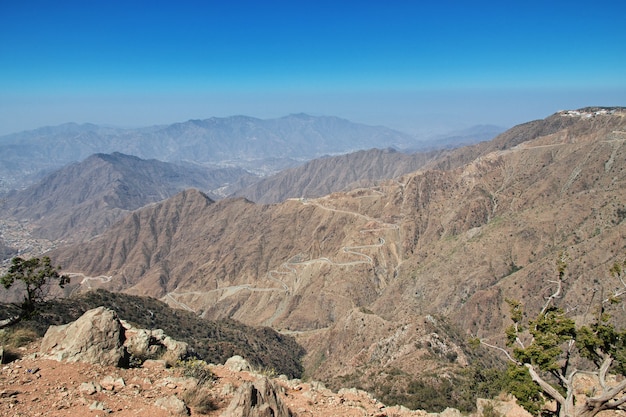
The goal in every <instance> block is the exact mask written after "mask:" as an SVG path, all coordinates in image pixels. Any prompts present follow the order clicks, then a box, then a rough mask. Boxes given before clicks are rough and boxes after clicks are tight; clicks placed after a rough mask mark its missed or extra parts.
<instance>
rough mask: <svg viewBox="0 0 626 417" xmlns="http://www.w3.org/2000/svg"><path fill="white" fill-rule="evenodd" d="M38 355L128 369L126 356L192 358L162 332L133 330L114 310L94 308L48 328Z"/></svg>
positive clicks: (182, 345) (185, 346) (184, 347)
mask: <svg viewBox="0 0 626 417" xmlns="http://www.w3.org/2000/svg"><path fill="white" fill-rule="evenodd" d="M129 352H130V353H129ZM41 353H42V354H43V355H44V356H47V357H51V358H53V359H56V360H59V361H62V360H65V361H68V362H88V363H93V364H100V365H114V366H128V364H129V358H130V354H132V355H134V356H135V357H137V358H140V359H146V358H151V357H160V358H163V359H165V360H169V361H170V362H172V363H175V362H176V361H177V360H179V359H184V358H186V357H188V356H190V355H192V354H193V350H192V349H191V348H190V347H189V345H188V344H187V343H185V342H179V341H177V340H174V339H172V338H171V337H169V336H167V335H166V334H165V333H164V332H163V330H160V329H157V330H145V329H136V328H133V327H131V326H130V325H129V324H128V323H126V322H124V321H122V320H120V319H119V318H118V316H117V314H116V313H115V311H113V310H111V309H109V308H105V307H98V308H94V309H93V310H89V311H87V312H85V314H83V315H82V316H81V317H80V318H79V319H78V320H76V321H75V322H73V323H69V324H64V325H61V326H50V328H49V329H48V331H47V332H46V334H45V336H44V338H43V340H42V342H41Z"/></svg>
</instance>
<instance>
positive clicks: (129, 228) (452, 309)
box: [52, 109, 626, 398]
mask: <svg viewBox="0 0 626 417" xmlns="http://www.w3.org/2000/svg"><path fill="white" fill-rule="evenodd" d="M624 132H626V114H625V112H624V110H623V109H609V110H607V111H602V110H601V109H598V110H595V109H583V110H581V111H580V112H579V113H578V114H574V113H567V112H565V113H558V114H555V115H552V116H550V117H548V118H546V119H545V120H542V121H536V122H531V123H528V124H525V125H520V126H517V127H515V128H513V129H511V130H510V131H507V132H505V133H504V134H502V135H500V136H499V137H497V138H496V139H494V140H493V141H491V142H489V143H486V144H480V145H477V146H474V147H470V148H467V149H466V150H465V151H463V150H458V151H452V152H451V153H449V154H446V155H445V156H443V157H442V159H439V160H438V161H436V162H433V163H432V164H431V166H432V167H434V168H431V169H422V170H420V171H417V172H414V173H411V174H407V175H404V176H402V177H399V178H397V179H395V180H392V181H383V182H380V183H379V184H377V185H376V186H372V187H367V188H362V189H354V190H352V191H349V192H344V193H333V194H330V195H327V196H324V197H321V198H316V199H297V200H287V201H285V202H283V203H281V204H276V205H271V206H264V205H256V204H253V203H251V202H249V201H246V200H244V199H234V200H222V201H220V202H217V203H213V202H212V201H211V200H210V199H208V198H207V197H206V196H204V195H202V194H201V193H199V192H196V191H185V192H183V193H181V194H179V195H177V196H175V197H173V198H171V199H169V200H167V201H165V202H163V203H159V204H156V205H153V206H150V207H147V208H144V209H141V210H139V211H136V212H134V213H133V214H132V215H131V216H129V217H127V218H126V219H125V220H124V221H123V222H121V223H119V224H118V225H116V226H114V227H112V228H111V229H110V230H108V231H107V232H105V233H103V234H102V235H101V236H98V237H97V238H94V239H93V240H91V241H90V242H88V243H86V244H83V245H81V246H76V247H70V248H65V249H62V250H57V251H55V252H54V253H53V254H52V255H53V258H54V260H55V262H57V263H59V264H61V265H63V266H64V268H65V269H66V270H67V271H71V272H74V273H77V274H78V273H80V274H81V275H80V276H81V277H82V280H83V282H86V283H88V284H89V285H88V286H104V287H106V288H110V289H114V290H120V291H127V292H129V293H135V294H147V295H152V296H155V297H160V298H162V299H163V300H164V301H167V302H168V303H170V304H171V305H175V306H178V307H180V308H184V309H188V310H192V311H194V312H196V313H197V314H199V315H201V316H203V317H207V318H221V317H232V318H235V319H237V320H241V321H242V322H244V323H247V324H256V325H259V324H260V325H268V326H272V327H274V328H276V329H279V330H281V331H283V332H285V333H289V334H293V335H294V336H295V337H296V338H297V340H298V341H299V342H300V343H302V344H303V346H304V347H305V348H306V350H307V356H306V357H305V370H306V372H307V373H308V374H310V375H312V376H313V377H314V378H316V379H320V380H323V381H326V382H328V383H329V384H331V385H332V386H335V387H336V386H341V385H343V384H346V383H349V384H350V385H357V386H361V387H364V388H366V389H369V390H371V391H373V392H377V390H380V389H381V387H383V386H385V387H391V388H389V389H390V391H389V392H377V394H380V395H383V396H385V395H386V396H388V397H394V398H398V395H399V393H400V392H401V390H402V389H403V388H402V387H406V386H407V384H409V383H411V382H412V381H416V380H415V378H418V380H417V382H416V383H418V382H420V381H421V382H422V383H423V382H424V381H426V382H428V383H431V382H432V383H434V381H435V379H438V380H439V383H443V382H441V378H440V377H441V375H446V374H448V372H449V374H448V375H453V374H454V369H458V368H459V367H463V366H464V365H465V363H467V361H468V357H467V354H466V350H465V349H464V347H463V341H462V340H463V337H462V336H460V337H455V336H454V334H455V332H454V331H453V330H452V329H451V328H449V325H450V324H452V325H453V327H458V328H461V329H463V331H464V332H465V336H467V335H470V334H471V335H479V336H481V337H484V338H487V339H490V338H495V339H497V336H498V335H499V334H501V331H502V329H503V327H505V326H507V325H508V322H507V320H506V317H507V308H506V303H505V302H504V300H505V298H515V299H519V300H521V301H522V302H523V303H525V304H526V305H527V306H528V310H529V311H533V309H537V308H538V306H539V305H541V304H542V303H543V302H544V297H545V296H546V295H548V294H550V293H551V290H552V288H551V283H550V279H551V277H552V276H554V274H555V266H554V265H555V260H556V259H557V258H558V257H559V256H560V255H559V254H560V253H562V252H566V253H567V255H568V257H569V262H568V277H569V278H568V281H567V286H566V288H564V289H563V294H562V299H561V301H562V302H563V303H565V304H566V305H570V306H572V308H573V311H574V314H582V313H583V312H584V311H586V310H585V309H583V308H582V307H576V306H588V305H591V304H592V303H593V302H597V299H596V298H594V297H597V294H600V293H601V291H610V290H611V289H614V288H615V287H619V286H621V283H619V282H615V279H614V278H612V277H611V276H610V275H609V274H608V273H607V271H608V269H609V267H610V265H611V264H612V263H613V262H614V261H616V260H619V259H622V258H623V257H624V256H625V253H626V239H625V238H626V222H624V219H625V218H626V206H625V204H626V203H625V202H626V196H625V195H624V190H625V189H626V186H625V185H626V167H625V163H626V147H625V146H624V141H625V140H626V133H624ZM464 152H466V153H464ZM90 277H92V278H90ZM594 294H595V295H594ZM576 312H580V313H576ZM496 341H497V340H496ZM445 364H447V365H445ZM433 375H438V376H439V378H435V377H434V376H433ZM450 378H452V376H451V377H450ZM444 380H445V378H444ZM448 382H450V380H448ZM418 385H419V384H418Z"/></svg>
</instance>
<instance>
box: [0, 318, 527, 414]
mask: <svg viewBox="0 0 626 417" xmlns="http://www.w3.org/2000/svg"><path fill="white" fill-rule="evenodd" d="M155 347H159V348H161V349H165V350H164V352H162V353H163V355H162V357H163V358H166V359H158V360H155V359H152V360H145V361H143V363H132V361H131V363H130V365H135V366H130V367H119V366H117V365H119V364H120V363H121V362H120V360H121V359H123V358H128V357H129V355H128V353H130V352H134V353H135V354H140V355H143V356H145V355H146V354H148V353H149V352H150V351H151V350H153V349H154V348H155ZM188 353H189V351H188V346H187V344H186V343H184V342H178V341H175V340H173V339H171V338H169V337H168V336H166V335H164V334H163V333H162V331H147V330H145V329H136V328H133V327H132V326H129V325H128V324H127V323H125V322H122V321H120V320H119V319H118V318H117V316H116V315H115V313H114V312H113V311H112V310H108V309H105V308H102V307H100V308H97V309H94V310H90V311H88V312H87V313H85V314H84V315H83V316H82V317H81V318H79V319H78V320H76V321H75V322H73V323H70V324H67V325H63V326H51V327H50V329H49V330H48V332H47V333H46V335H45V336H44V338H43V339H42V340H39V341H35V342H33V343H31V344H29V345H28V346H26V347H22V348H20V350H19V352H17V354H16V353H15V352H13V353H12V355H11V357H10V358H9V357H8V356H9V355H5V361H6V360H7V359H13V358H14V357H15V356H18V357H19V359H16V360H11V361H10V362H9V363H7V364H4V365H2V366H1V368H0V416H15V417H20V416H29V417H30V416H94V417H95V416H105V415H115V416H120V417H127V416H150V417H165V416H188V415H192V416H196V415H207V416H221V417H240V416H241V417H265V416H267V417H270V416H272V417H291V416H302V417H304V416H322V417H325V416H328V417H330V416H337V417H342V416H345V417H348V416H355V417H356V416H359V417H360V416H376V417H385V416H388V417H391V416H397V417H402V416H433V417H434V416H439V415H441V416H446V417H455V416H460V415H461V414H460V413H459V411H457V410H454V409H447V410H445V411H444V412H442V413H441V414H429V413H427V412H426V411H412V410H408V409H406V408H403V407H399V406H393V407H387V406H386V405H384V404H382V403H381V402H379V401H378V400H376V399H375V398H373V397H372V396H371V395H369V394H368V393H366V392H364V391H359V390H356V389H342V390H340V391H339V392H336V393H335V392H332V391H330V390H328V389H326V388H325V387H324V386H323V384H321V383H318V382H304V381H302V380H300V379H291V380H290V379H288V378H287V377H285V376H275V375H273V374H272V372H271V371H267V370H265V371H263V370H261V371H259V370H255V369H253V368H252V367H251V366H250V364H249V363H248V362H247V361H246V360H245V359H244V358H241V357H239V356H234V357H232V358H230V359H229V360H227V361H226V363H225V364H224V365H210V364H206V363H205V362H203V361H200V360H197V359H193V358H192V359H190V358H189V356H187V355H188ZM0 356H1V355H0ZM131 357H134V356H132V355H131ZM168 365H174V366H168ZM486 404H488V407H489V410H490V411H491V412H493V411H494V410H495V411H497V412H498V413H500V414H501V415H507V416H527V415H528V414H526V413H525V412H524V411H523V410H521V409H519V407H517V406H515V405H514V402H511V401H490V402H487V401H486V400H479V402H478V412H477V414H476V415H482V414H483V410H484V409H485V405H486Z"/></svg>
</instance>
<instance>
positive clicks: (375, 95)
mask: <svg viewBox="0 0 626 417" xmlns="http://www.w3.org/2000/svg"><path fill="white" fill-rule="evenodd" d="M588 105H607V106H610V105H622V106H626V1H624V0H604V1H595V2H590V1H578V0H569V1H554V0H553V1H546V0H543V1H534V0H526V1H480V0H474V1H446V0H437V1H428V2H424V1H413V0H402V1H400V0H385V1H367V0H361V1H352V0H349V1H348V0H334V1H326V0H316V1H298V0H291V1H270V0H266V1H247V2H245V1H237V0H234V1H233V0H221V1H211V0H208V1H184V0H180V1H158V0H152V1H132V0H126V1H115V0H106V1H97V0H94V1H85V0H81V1H72V0H63V1H52V0H49V1H31V0H1V1H0V134H5V133H9V132H15V131H20V130H25V129H31V128H36V127H40V126H44V125H55V124H60V123H64V122H70V121H72V122H92V123H97V124H110V125H118V126H145V125H152V124H163V123H171V122H176V121H185V120H188V119H193V118H195V119H202V118H208V117H212V116H228V115H234V114H245V115H250V116H256V117H261V118H268V117H280V116H284V115H287V114H289V113H299V112H305V113H310V114H314V115H319V114H325V115H336V116H341V117H346V118H348V119H351V120H353V121H359V122H364V123H369V124H383V125H388V126H390V127H395V128H399V129H403V130H406V131H413V132H425V131H430V130H432V129H436V128H440V127H442V126H450V127H456V126H458V127H462V126H465V125H471V124H484V123H489V124H498V125H504V126H511V125H513V124H516V123H521V122H525V121H528V120H531V119H536V118H543V117H546V116H548V115H549V114H551V113H553V112H555V111H557V110H559V109H570V108H578V107H582V106H588Z"/></svg>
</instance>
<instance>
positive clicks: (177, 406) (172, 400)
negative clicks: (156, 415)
mask: <svg viewBox="0 0 626 417" xmlns="http://www.w3.org/2000/svg"><path fill="white" fill-rule="evenodd" d="M154 405H156V406H157V407H161V408H162V409H164V410H167V411H169V412H170V413H172V414H173V415H178V416H188V415H189V408H188V407H187V405H186V404H185V402H184V401H183V400H181V399H179V398H178V397H177V396H175V395H170V396H169V397H164V398H159V399H158V400H156V402H155V403H154Z"/></svg>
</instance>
